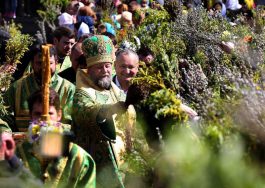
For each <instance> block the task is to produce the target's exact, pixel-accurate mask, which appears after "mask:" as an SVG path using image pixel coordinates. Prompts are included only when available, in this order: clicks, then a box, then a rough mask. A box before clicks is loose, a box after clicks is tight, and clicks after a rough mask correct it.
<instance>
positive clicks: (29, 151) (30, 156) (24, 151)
mask: <svg viewBox="0 0 265 188" xmlns="http://www.w3.org/2000/svg"><path fill="white" fill-rule="evenodd" d="M34 144H35V143H34ZM34 144H31V143H29V142H27V141H26V142H24V143H22V144H21V145H19V146H18V147H17V154H18V156H19V157H21V159H22V161H23V164H24V166H25V167H26V168H28V169H29V170H30V171H31V172H32V174H33V175H34V176H35V177H36V178H38V179H40V180H42V181H43V182H44V185H45V186H47V187H71V188H78V187H80V188H93V187H95V186H96V167H95V163H94V161H93V159H92V158H91V156H90V155H89V154H88V153H87V152H86V151H85V150H83V149H82V148H81V147H79V146H78V145H76V144H73V143H70V144H69V152H68V154H67V155H65V156H64V157H60V158H57V159H53V160H49V161H47V160H46V161H45V160H43V159H42V158H41V157H40V156H38V155H37V154H36V152H34V151H35V150H34V147H35V145H34Z"/></svg>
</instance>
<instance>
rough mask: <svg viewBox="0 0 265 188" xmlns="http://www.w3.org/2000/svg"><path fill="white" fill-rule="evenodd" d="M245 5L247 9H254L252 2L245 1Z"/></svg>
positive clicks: (249, 0) (251, 0)
mask: <svg viewBox="0 0 265 188" xmlns="http://www.w3.org/2000/svg"><path fill="white" fill-rule="evenodd" d="M245 3H246V5H247V8H248V9H252V8H253V7H254V1H253V0H245Z"/></svg>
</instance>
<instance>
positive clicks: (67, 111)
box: [62, 82, 75, 124]
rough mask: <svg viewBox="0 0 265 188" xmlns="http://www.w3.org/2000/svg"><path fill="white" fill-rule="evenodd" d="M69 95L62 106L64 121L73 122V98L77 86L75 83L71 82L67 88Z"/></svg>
mask: <svg viewBox="0 0 265 188" xmlns="http://www.w3.org/2000/svg"><path fill="white" fill-rule="evenodd" d="M67 90H68V91H67V96H66V100H65V104H63V106H62V111H63V123H67V124H71V122H72V116H71V114H72V107H73V98H74V93H75V86H74V85H73V84H70V82H69V86H68V88H67Z"/></svg>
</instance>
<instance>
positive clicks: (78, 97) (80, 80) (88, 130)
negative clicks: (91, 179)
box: [72, 70, 135, 187]
mask: <svg viewBox="0 0 265 188" xmlns="http://www.w3.org/2000/svg"><path fill="white" fill-rule="evenodd" d="M124 100H125V95H124V93H123V91H121V90H120V89H119V88H118V87H117V86H116V85H115V84H114V83H113V82H112V83H111V87H110V89H109V90H102V89H100V88H98V87H97V86H95V85H94V84H93V82H92V81H91V80H90V79H89V78H88V76H87V73H86V70H78V72H77V80H76V92H75V95H74V100H73V115H72V117H73V122H74V131H75V134H76V138H77V143H78V144H79V145H80V146H81V147H82V148H84V149H85V150H86V151H88V153H90V154H91V156H92V157H93V159H94V160H95V162H96V165H97V186H99V187H117V185H118V184H117V183H118V182H117V181H116V182H115V181H114V179H115V176H116V174H115V173H114V171H115V169H114V167H113V160H111V156H110V152H109V147H108V144H109V143H108V142H107V141H106V140H105V139H104V138H103V136H102V134H101V131H100V129H99V127H98V125H97V122H96V118H97V115H98V113H99V112H100V109H101V108H102V106H103V105H110V106H109V110H111V108H112V107H111V104H115V103H117V102H119V101H124ZM134 115H135V114H134ZM119 118H120V116H119V115H117V114H114V115H113V121H114V125H115V129H116V135H117V136H116V141H115V143H111V144H110V145H111V147H112V149H113V155H114V158H115V159H116V162H117V165H118V166H119V165H120V164H121V163H122V162H123V161H122V157H121V156H122V153H123V152H125V151H126V149H127V143H128V142H127V141H128V140H129V139H130V137H129V136H128V135H126V132H128V131H127V128H128V126H127V124H126V123H128V122H126V123H124V122H123V125H121V124H120V122H121V121H119ZM116 180H117V176H116ZM115 183H116V185H115Z"/></svg>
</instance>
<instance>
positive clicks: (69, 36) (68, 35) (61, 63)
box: [53, 26, 75, 73]
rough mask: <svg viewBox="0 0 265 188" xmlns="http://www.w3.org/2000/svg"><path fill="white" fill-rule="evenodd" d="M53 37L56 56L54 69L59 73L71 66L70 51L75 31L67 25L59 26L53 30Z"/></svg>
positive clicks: (73, 42)
mask: <svg viewBox="0 0 265 188" xmlns="http://www.w3.org/2000/svg"><path fill="white" fill-rule="evenodd" d="M53 37H54V38H53V44H54V47H55V49H56V53H57V57H58V64H57V67H56V71H57V72H58V73H59V72H62V71H64V70H65V69H67V68H70V67H71V66H72V63H71V59H70V53H71V49H72V47H73V45H74V44H75V33H74V32H73V31H72V30H71V29H69V28H68V27H64V26H60V27H57V28H56V29H55V31H54V32H53Z"/></svg>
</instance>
